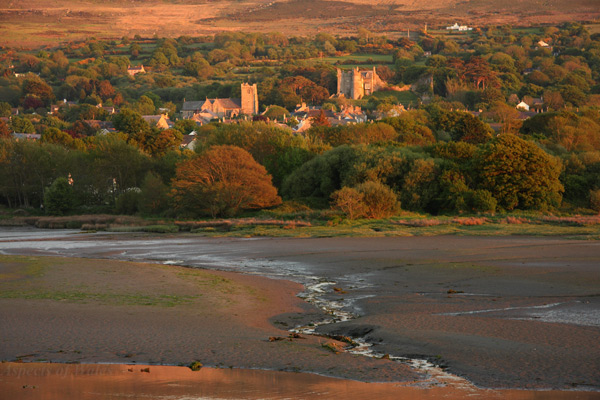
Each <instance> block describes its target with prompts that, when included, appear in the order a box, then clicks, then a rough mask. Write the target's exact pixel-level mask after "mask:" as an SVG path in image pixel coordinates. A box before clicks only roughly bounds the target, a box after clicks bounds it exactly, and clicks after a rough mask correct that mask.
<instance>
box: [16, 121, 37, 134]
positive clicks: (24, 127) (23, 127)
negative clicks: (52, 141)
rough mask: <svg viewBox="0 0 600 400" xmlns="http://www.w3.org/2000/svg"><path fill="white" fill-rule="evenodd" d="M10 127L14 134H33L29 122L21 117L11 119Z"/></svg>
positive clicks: (31, 125)
mask: <svg viewBox="0 0 600 400" xmlns="http://www.w3.org/2000/svg"><path fill="white" fill-rule="evenodd" d="M10 127H11V129H12V131H13V132H16V133H35V128H34V126H33V124H32V123H31V121H30V120H28V119H27V118H23V117H13V118H12V119H11V121H10Z"/></svg>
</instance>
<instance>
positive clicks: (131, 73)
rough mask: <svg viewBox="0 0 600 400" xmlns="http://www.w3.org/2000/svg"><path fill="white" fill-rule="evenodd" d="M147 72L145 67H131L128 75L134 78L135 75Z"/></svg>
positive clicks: (128, 69)
mask: <svg viewBox="0 0 600 400" xmlns="http://www.w3.org/2000/svg"><path fill="white" fill-rule="evenodd" d="M145 72H146V70H145V69H144V66H143V65H139V66H136V67H132V66H129V68H127V73H128V74H129V76H134V75H137V74H142V73H145Z"/></svg>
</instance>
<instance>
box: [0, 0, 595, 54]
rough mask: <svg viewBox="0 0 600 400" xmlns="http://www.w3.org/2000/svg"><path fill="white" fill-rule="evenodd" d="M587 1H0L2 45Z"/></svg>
mask: <svg viewBox="0 0 600 400" xmlns="http://www.w3.org/2000/svg"><path fill="white" fill-rule="evenodd" d="M597 6H598V4H597V1H595V0H574V1H569V2H565V1H544V0H527V1H525V0H515V1H512V2H511V3H510V7H507V4H506V2H503V1H499V0H466V1H459V0H432V1H427V2H421V1H416V0H386V1H370V0H335V1H320V0H239V1H233V0H225V1H210V0H168V1H167V0H162V1H161V0H150V1H140V0H129V1H121V0H107V1H98V0H73V1H71V0H69V1H67V0H49V1H44V2H39V1H34V0H0V36H1V37H2V44H4V45H18V46H36V45H43V44H53V43H56V42H65V41H70V40H76V39H82V38H85V37H89V36H95V37H98V38H117V37H122V36H124V35H128V36H133V35H136V34H140V35H142V36H149V35H150V36H151V35H154V34H158V35H160V36H163V37H177V36H180V35H205V34H214V33H217V32H225V31H241V30H243V31H245V32H252V31H256V32H265V31H279V32H281V33H283V34H286V35H298V34H300V35H311V34H316V33H318V32H323V31H325V32H329V33H332V34H340V35H345V34H348V33H350V32H354V31H356V28H357V27H358V26H361V27H364V28H366V29H369V30H371V31H373V32H377V33H385V34H388V35H389V36H391V37H394V36H398V35H400V34H405V33H406V32H407V30H408V29H417V28H419V29H421V28H423V27H424V26H425V24H428V26H430V27H431V26H444V25H445V24H452V23H454V22H456V21H459V22H461V23H467V24H469V25H475V26H477V25H484V24H485V25H488V24H505V23H507V24H512V25H520V26H528V25H532V24H536V25H537V24H557V23H561V22H566V21H584V22H585V21H593V20H596V19H597V18H598V17H599V16H600V9H599V8H598V7H597Z"/></svg>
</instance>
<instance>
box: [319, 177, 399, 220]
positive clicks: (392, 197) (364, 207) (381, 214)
mask: <svg viewBox="0 0 600 400" xmlns="http://www.w3.org/2000/svg"><path fill="white" fill-rule="evenodd" d="M331 197H332V199H333V205H332V207H333V208H334V209H337V210H340V211H342V212H343V213H344V214H345V215H346V216H347V217H348V218H350V219H354V218H360V217H364V218H369V219H379V218H386V217H389V216H392V215H394V214H395V213H396V212H398V210H399V209H400V204H399V202H398V198H397V196H396V193H394V191H393V190H392V189H390V188H389V187H388V186H386V185H384V184H382V183H379V182H372V181H369V182H365V183H361V184H359V185H357V186H355V187H354V188H349V187H343V188H341V189H340V190H337V191H335V192H334V193H333V194H332V195H331Z"/></svg>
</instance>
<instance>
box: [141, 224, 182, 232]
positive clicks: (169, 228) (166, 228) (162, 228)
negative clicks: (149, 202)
mask: <svg viewBox="0 0 600 400" xmlns="http://www.w3.org/2000/svg"><path fill="white" fill-rule="evenodd" d="M142 230H143V231H144V232H152V233H177V232H179V227H178V226H176V225H148V226H145V227H143V229H142Z"/></svg>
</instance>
